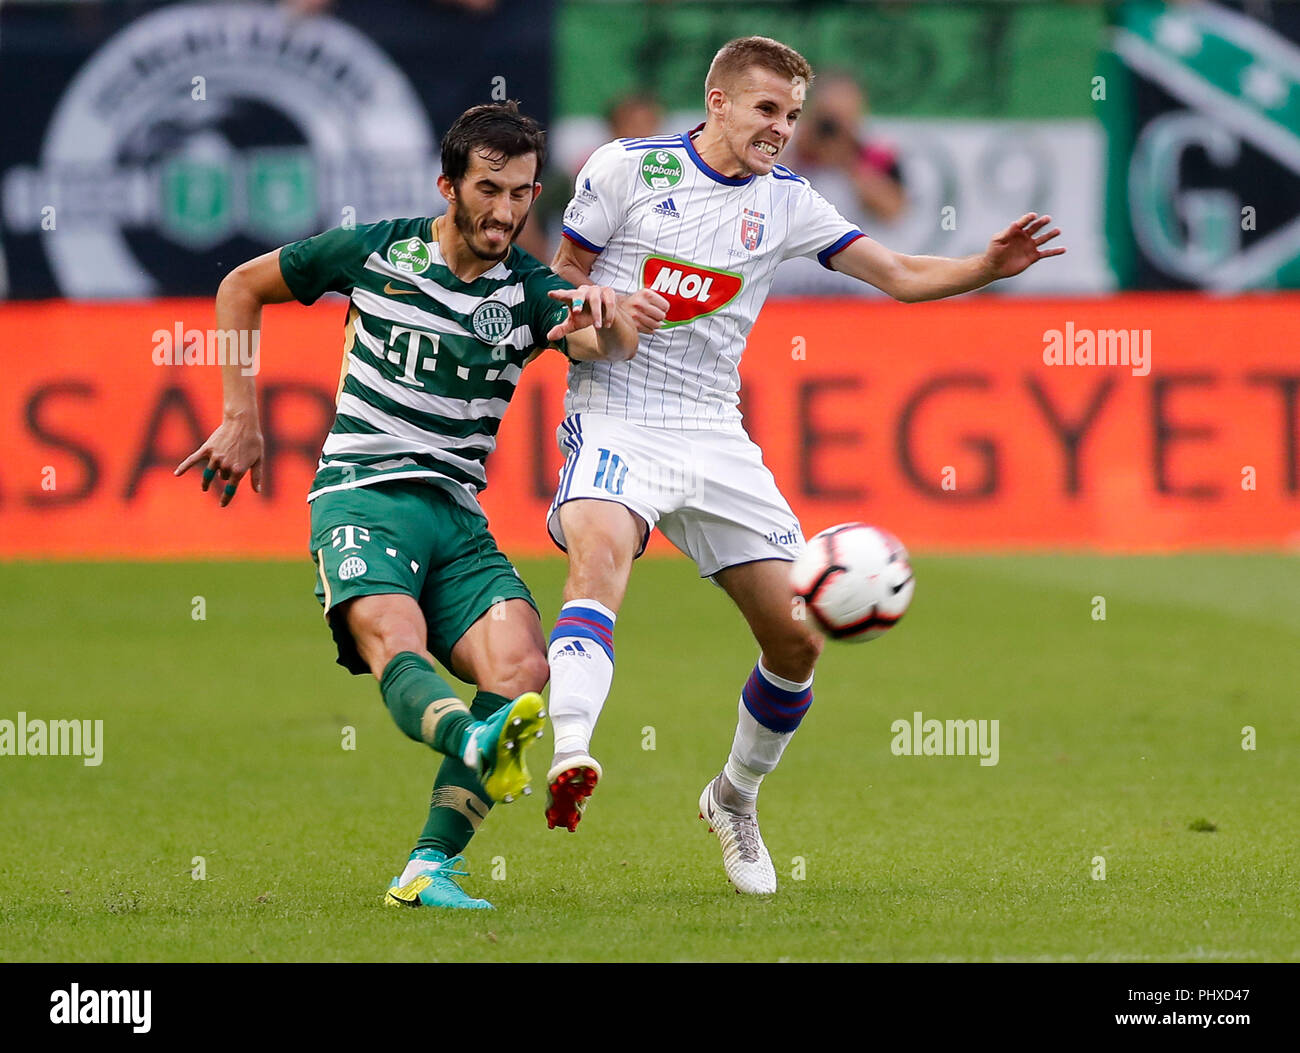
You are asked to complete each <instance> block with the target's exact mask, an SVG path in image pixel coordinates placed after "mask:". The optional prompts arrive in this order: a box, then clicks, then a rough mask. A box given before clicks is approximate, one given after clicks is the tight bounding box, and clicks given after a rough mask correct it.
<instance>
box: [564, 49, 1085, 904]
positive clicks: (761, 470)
mask: <svg viewBox="0 0 1300 1053" xmlns="http://www.w3.org/2000/svg"><path fill="white" fill-rule="evenodd" d="M812 77H813V73H812V69H811V68H810V67H809V65H808V63H807V61H806V60H805V59H804V58H803V56H801V55H800V54H799V53H798V52H796V51H794V50H793V49H791V48H789V47H787V46H785V45H784V44H781V43H778V42H777V41H775V40H770V39H768V38H765V37H746V38H743V39H739V40H733V41H731V42H730V43H728V44H727V45H725V46H724V47H723V48H722V49H721V50H720V51H719V52H718V53H717V55H716V56H715V57H714V59H713V63H712V65H711V66H710V68H709V72H708V77H707V79H706V81H705V93H706V105H707V113H708V115H707V119H706V121H705V123H704V124H703V125H701V126H700V127H699V128H697V129H695V130H694V131H693V132H691V133H689V134H682V135H673V136H656V137H652V138H648V139H639V140H629V139H623V140H616V141H614V142H611V143H607V144H606V145H605V146H602V147H601V148H600V149H599V150H597V151H596V152H595V153H594V154H593V155H592V156H591V158H590V160H588V162H587V164H586V165H585V166H584V168H583V169H582V171H581V172H579V174H578V177H577V183H576V188H575V189H576V193H575V196H574V198H573V200H572V202H571V203H570V205H569V208H568V210H567V211H566V213H565V220H564V240H563V242H562V244H561V247H560V249H559V251H558V252H557V254H556V257H555V261H554V262H553V264H552V267H553V269H554V270H555V271H556V273H558V274H560V275H562V276H563V277H565V278H567V279H568V280H569V281H571V282H573V283H575V284H585V283H588V282H598V283H599V284H601V285H605V286H609V287H612V288H614V289H615V290H617V291H618V292H619V293H621V294H625V295H626V294H632V293H634V292H637V291H638V290H644V289H649V290H652V291H654V292H657V293H659V294H660V295H662V296H663V297H664V298H665V300H666V301H667V305H668V306H667V312H666V317H665V318H664V319H663V320H662V321H659V320H658V319H657V317H655V316H656V315H658V314H659V313H661V311H660V308H661V305H660V304H659V303H658V302H657V301H649V303H651V304H653V306H654V312H653V314H651V313H650V309H649V307H646V306H643V307H642V310H643V311H644V312H645V316H644V317H643V318H641V319H639V320H638V328H639V329H640V330H641V331H642V333H643V335H642V337H641V340H640V345H639V348H638V352H637V355H636V357H635V358H633V359H632V360H630V361H628V362H575V363H573V364H572V365H571V366H570V369H569V390H568V395H567V399H566V405H565V409H566V412H567V417H566V419H565V421H564V423H563V424H562V425H561V428H560V431H559V434H558V437H559V440H560V444H561V446H562V448H563V449H564V451H565V453H566V454H567V458H566V461H565V464H564V467H563V469H562V471H561V474H560V483H559V489H558V492H557V493H556V496H555V501H554V503H553V505H552V507H551V511H550V515H549V520H548V526H549V529H550V532H551V536H552V538H553V539H554V540H555V542H556V543H557V544H558V545H560V546H561V547H562V548H564V549H565V550H566V551H567V552H568V555H569V575H568V580H567V582H566V584H565V590H564V601H565V602H564V605H563V607H562V609H561V611H560V616H559V618H558V620H557V622H556V625H555V629H554V631H553V632H552V634H551V639H550V645H549V651H548V658H549V661H550V667H551V698H550V712H551V720H552V725H553V727H554V730H555V760H554V764H553V766H552V768H551V770H550V773H549V774H548V777H547V782H548V784H549V789H550V800H549V802H548V807H547V813H546V815H547V822H548V824H549V825H550V826H552V827H564V828H566V829H569V830H574V829H575V828H576V826H577V823H578V821H579V819H580V818H581V815H582V812H583V810H584V808H585V806H586V803H587V798H588V797H589V796H590V794H591V792H592V790H593V789H594V788H595V786H596V783H597V782H598V780H599V779H600V777H601V774H602V772H601V767H600V764H599V763H598V762H597V761H596V759H595V758H594V757H592V755H591V736H592V731H593V729H594V727H595V723H596V719H597V717H598V716H599V713H600V710H601V707H602V706H603V705H604V702H605V699H606V697H607V695H608V693H609V691H610V687H611V684H612V680H613V674H614V646H613V638H614V623H615V620H616V617H617V612H618V609H619V606H620V605H621V604H622V602H623V597H624V594H625V592H626V588H627V583H628V577H629V575H630V573H631V568H632V562H633V560H634V559H635V558H636V557H637V556H638V555H640V553H641V552H642V551H643V550H644V548H645V545H646V541H647V539H648V536H649V534H650V531H651V530H653V529H654V528H655V527H658V528H659V529H660V530H662V531H663V533H664V536H665V537H667V538H668V539H669V540H670V541H671V542H672V543H673V544H674V545H676V546H677V547H678V548H679V549H681V550H682V551H683V552H685V553H686V554H687V555H689V556H690V557H691V558H692V559H693V560H695V562H696V564H697V565H698V567H699V571H700V574H701V576H702V577H708V578H712V579H713V580H714V581H715V582H716V583H717V584H718V585H720V586H722V588H723V589H725V590H726V592H727V594H728V595H729V596H730V597H731V598H732V600H733V601H734V602H735V604H736V606H737V607H739V608H740V612H741V614H742V615H743V616H744V618H745V620H746V621H747V622H748V624H749V627H750V630H751V631H752V632H753V634H754V638H755V640H756V641H757V643H758V645H759V648H760V656H759V659H758V662H757V663H756V664H755V666H754V669H753V671H752V672H751V673H750V674H749V677H748V680H747V681H745V682H744V686H743V688H742V690H741V695H740V704H739V707H738V721H737V726H736V733H735V738H734V741H733V743H732V747H731V753H730V756H729V757H728V758H727V760H726V763H725V765H724V767H723V769H722V771H721V772H720V773H719V774H718V775H717V776H716V777H715V778H714V779H713V780H711V781H710V782H709V783H708V785H707V786H705V788H704V790H703V792H702V794H701V796H700V814H701V817H702V818H704V819H706V820H707V822H708V823H709V826H710V828H711V829H712V831H713V832H715V833H716V834H717V835H718V838H719V839H720V841H721V843H722V852H723V864H724V868H725V870H726V873H727V877H728V878H729V879H730V880H731V882H732V883H733V884H734V885H735V887H736V888H737V889H738V890H739V891H741V892H749V893H767V892H774V891H776V874H775V872H774V870H773V868H772V861H771V858H770V857H769V855H768V852H767V849H766V847H765V846H764V844H763V841H762V838H761V836H760V835H759V830H758V822H757V813H756V801H757V798H758V790H759V784H760V783H761V782H762V780H763V776H764V775H766V774H767V773H768V772H770V771H772V770H773V769H774V768H775V767H776V765H777V762H778V761H779V760H780V758H781V754H782V752H783V751H784V750H785V748H786V746H787V745H788V744H789V742H790V739H791V737H792V736H793V734H794V732H795V730H796V729H797V728H798V726H799V723H800V721H801V720H802V719H803V717H804V715H805V714H806V713H807V711H808V707H809V706H810V705H811V703H812V681H813V667H814V665H815V663H816V661H817V658H818V656H819V654H820V652H821V648H822V640H821V638H820V637H819V636H818V635H817V634H816V633H815V632H814V631H813V630H812V629H810V628H809V627H808V624H807V622H805V621H801V620H798V619H796V618H794V617H792V602H791V601H792V590H791V586H790V583H789V567H788V566H787V564H788V563H789V561H791V560H793V559H794V558H795V557H796V556H797V555H798V554H799V552H800V550H801V548H802V545H803V538H802V534H801V532H800V529H799V524H798V522H797V520H796V519H795V516H794V514H793V513H792V512H791V510H790V506H789V505H788V504H787V503H786V500H785V498H784V497H782V496H781V493H780V491H779V490H778V489H777V486H776V483H775V481H774V480H773V478H772V474H771V473H770V472H769V471H768V470H767V468H766V467H765V466H764V465H763V459H762V453H761V451H760V450H759V449H758V447H757V446H756V445H755V444H754V443H753V442H752V441H751V440H750V438H749V436H748V435H747V434H746V433H745V430H744V428H743V426H742V424H741V418H740V413H739V411H738V409H737V404H738V401H739V400H738V391H739V387H740V377H739V373H738V364H739V362H740V356H741V353H742V352H743V351H744V348H745V339H746V337H747V335H748V333H749V330H750V328H751V327H752V326H753V324H754V320H755V318H756V317H757V315H758V312H759V310H760V308H761V307H762V305H763V301H764V299H765V297H766V296H767V292H768V288H769V286H770V284H771V281H772V275H773V272H774V271H775V269H776V267H777V266H778V265H779V264H780V262H781V261H782V260H784V259H787V258H790V257H792V256H809V257H815V258H816V259H817V260H819V261H820V262H821V263H822V264H823V265H824V266H826V267H830V268H833V269H834V270H837V271H842V272H844V273H846V274H849V275H852V276H853V277H855V278H858V279H860V280H862V281H865V282H869V283H870V284H872V285H874V286H876V287H877V288H879V289H881V290H882V291H883V292H885V293H887V294H889V295H890V296H893V297H894V298H895V299H897V300H901V301H905V302H915V301H921V300H934V299H939V298H941V297H945V296H952V295H955V294H958V293H963V292H968V291H970V290H972V289H978V288H980V287H981V286H984V285H987V284H988V283H989V282H992V281H994V280H996V279H998V278H1007V277H1010V276H1012V275H1015V274H1019V273H1020V272H1021V271H1023V270H1024V269H1025V268H1026V267H1028V266H1030V265H1031V264H1033V263H1035V262H1036V261H1038V260H1040V259H1043V258H1045V257H1048V256H1055V255H1058V254H1060V253H1062V252H1064V251H1065V250H1064V249H1062V248H1049V249H1045V248H1043V246H1044V245H1045V243H1047V242H1049V241H1051V240H1052V239H1053V238H1054V237H1056V236H1057V234H1059V233H1060V232H1059V231H1058V230H1054V229H1053V230H1050V231H1047V230H1046V229H1045V228H1046V227H1047V225H1048V223H1049V222H1050V217H1049V216H1042V217H1039V216H1037V215H1035V214H1033V213H1031V214H1029V215H1026V216H1023V217H1022V218H1021V219H1019V220H1017V221H1016V222H1015V223H1012V224H1011V225H1010V226H1009V227H1007V229H1006V230H1004V231H1002V232H1001V233H1000V234H998V235H996V236H995V237H994V238H993V239H992V241H991V242H990V243H989V247H988V249H987V250H986V251H985V252H983V253H981V254H979V255H976V256H971V257H967V258H965V259H949V258H944V257H935V256H906V255H902V254H899V253H896V252H892V251H890V250H889V249H887V248H885V247H884V246H883V245H881V244H880V243H879V242H876V241H874V240H872V239H871V238H869V237H867V236H866V235H864V234H863V233H862V231H860V230H858V229H857V228H856V227H854V225H853V224H851V223H849V222H848V221H847V220H845V219H844V218H843V217H842V216H840V214H839V213H838V212H836V211H835V209H834V208H832V207H831V206H830V205H829V204H827V203H826V201H825V200H823V199H822V198H821V197H820V196H819V195H818V194H817V193H816V191H814V190H813V188H812V187H811V186H809V185H808V183H807V181H806V180H804V179H802V178H801V177H800V176H798V175H797V174H796V173H794V172H792V171H790V170H789V169H786V168H784V167H782V166H781V165H780V164H778V163H777V161H778V158H780V156H781V153H782V151H783V150H784V149H785V147H786V145H787V143H788V142H789V140H790V137H791V134H792V133H793V131H794V125H795V121H796V120H797V119H798V117H799V113H800V111H801V109H802V106H803V103H804V97H805V93H806V92H807V90H808V87H809V85H810V84H811V82H812ZM646 303H647V299H646V297H645V296H644V294H642V304H643V305H645V304H646ZM845 353H846V354H852V353H854V348H853V347H852V345H851V344H848V345H847V346H846V348H845ZM737 679H738V680H739V679H740V677H739V676H738V677H737Z"/></svg>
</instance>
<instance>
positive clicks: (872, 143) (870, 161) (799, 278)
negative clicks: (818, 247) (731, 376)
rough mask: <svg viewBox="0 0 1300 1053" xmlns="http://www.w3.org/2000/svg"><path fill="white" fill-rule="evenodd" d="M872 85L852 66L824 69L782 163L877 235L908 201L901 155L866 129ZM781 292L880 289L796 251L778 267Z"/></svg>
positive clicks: (841, 293)
mask: <svg viewBox="0 0 1300 1053" xmlns="http://www.w3.org/2000/svg"><path fill="white" fill-rule="evenodd" d="M866 125H867V97H866V92H865V91H864V90H863V89H862V88H861V87H860V86H859V84H858V82H857V81H856V80H855V79H854V78H853V77H852V76H850V75H849V74H847V73H839V72H829V73H824V74H820V75H818V77H817V79H816V80H815V81H813V85H812V90H811V91H810V92H809V93H808V102H807V104H806V105H805V106H804V111H803V113H802V115H800V117H799V123H798V124H797V125H796V126H795V134H794V139H793V141H792V142H791V143H790V146H789V147H788V148H787V150H786V151H785V155H784V156H783V157H782V159H781V161H782V163H783V164H784V165H785V166H786V167H787V168H790V169H792V170H793V171H795V172H797V173H798V174H799V175H801V176H803V177H804V178H805V179H807V180H808V181H809V182H810V183H811V184H812V185H813V189H814V190H816V191H817V192H818V193H819V194H821V195H822V197H824V198H825V199H826V200H827V201H829V202H830V203H831V204H832V205H834V206H835V207H836V208H837V209H839V211H840V213H841V214H842V215H843V216H844V218H845V219H847V220H849V221H850V222H852V223H855V224H857V225H858V226H859V227H861V228H862V230H863V231H865V232H866V233H867V234H871V235H873V236H874V235H875V234H877V233H878V232H879V231H881V229H882V228H886V227H888V226H889V225H890V224H892V223H894V222H895V221H896V220H898V219H899V217H900V216H901V215H902V214H903V212H904V211H905V209H906V207H907V198H906V195H905V194H904V190H903V179H902V173H901V171H900V169H899V165H898V155H897V153H896V152H895V150H894V149H893V147H891V146H889V145H888V144H887V143H884V142H881V141H880V140H878V139H873V138H870V137H868V136H867V135H866V134H865V131H866ZM772 291H773V293H774V294H775V295H777V296H872V295H875V290H873V289H872V288H871V287H870V286H868V285H866V284H864V283H862V282H858V281H854V280H853V279H851V278H848V277H846V276H845V275H843V274H836V273H835V272H834V271H830V270H827V269H826V268H825V267H823V266H822V265H821V264H819V263H818V262H817V261H816V260H808V259H796V260H789V261H787V262H786V263H784V264H782V265H781V267H780V268H778V270H777V272H776V279H775V280H774V282H773V283H772Z"/></svg>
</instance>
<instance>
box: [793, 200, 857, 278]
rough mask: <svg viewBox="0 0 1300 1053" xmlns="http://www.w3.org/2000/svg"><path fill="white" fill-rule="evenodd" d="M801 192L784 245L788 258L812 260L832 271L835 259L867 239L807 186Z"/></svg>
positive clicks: (833, 207)
mask: <svg viewBox="0 0 1300 1053" xmlns="http://www.w3.org/2000/svg"><path fill="white" fill-rule="evenodd" d="M800 191H801V192H800V193H799V195H798V200H797V201H796V203H795V215H794V218H793V220H792V222H791V223H790V236H789V237H788V238H787V239H786V242H785V258H786V259H789V258H790V257H792V256H812V257H815V258H816V260H817V262H818V263H820V264H821V265H822V266H823V267H826V268H827V269H829V268H830V265H831V257H832V256H834V255H835V254H836V253H837V252H839V251H840V250H841V249H844V248H847V247H848V246H849V245H851V244H852V243H853V242H855V241H857V240H858V238H865V237H866V235H865V234H863V233H862V231H860V230H859V229H858V228H857V227H856V226H854V225H853V224H852V223H850V222H849V221H848V220H847V219H845V218H844V217H843V216H841V215H840V213H839V211H838V210H837V209H836V208H835V206H834V205H832V204H831V203H830V202H829V201H827V200H826V199H825V198H824V197H822V196H821V194H819V193H817V191H816V190H814V189H813V188H812V187H810V186H808V185H807V184H804V185H803V186H801V187H800Z"/></svg>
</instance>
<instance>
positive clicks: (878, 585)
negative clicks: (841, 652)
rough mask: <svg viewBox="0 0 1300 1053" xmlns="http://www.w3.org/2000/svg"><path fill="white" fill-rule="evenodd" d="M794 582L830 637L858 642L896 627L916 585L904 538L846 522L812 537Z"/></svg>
mask: <svg viewBox="0 0 1300 1053" xmlns="http://www.w3.org/2000/svg"><path fill="white" fill-rule="evenodd" d="M790 582H791V584H792V585H793V586H794V592H795V595H796V596H797V597H799V598H800V599H801V600H803V602H804V604H805V605H806V609H807V610H808V611H809V612H810V613H811V614H812V616H813V619H814V620H815V621H816V622H817V624H818V625H819V626H821V628H822V630H823V631H824V632H825V633H826V635H827V636H829V637H831V638H832V639H834V640H848V641H850V642H853V643H859V642H861V641H863V640H874V639H875V638H876V637H877V636H880V635H882V634H883V633H884V632H885V631H886V630H887V629H889V628H890V627H891V626H893V624H894V623H895V622H896V621H898V619H899V618H901V617H902V616H903V615H904V614H905V613H906V612H907V607H908V604H910V603H911V602H912V592H913V591H914V589H915V588H916V582H915V580H914V578H913V576H912V565H911V563H910V562H909V561H908V558H907V549H905V548H904V547H903V545H902V542H900V541H899V540H898V538H896V537H894V535H893V534H891V533H889V531H887V530H881V529H880V528H879V527H873V526H867V525H866V524H865V523H841V524H840V525H839V526H833V527H828V528H827V529H826V530H823V531H822V532H821V533H820V534H818V535H816V536H815V537H813V538H810V539H809V540H808V547H807V548H806V549H804V552H803V555H801V556H800V557H799V558H798V559H797V560H795V561H794V565H793V566H792V567H791V568H790Z"/></svg>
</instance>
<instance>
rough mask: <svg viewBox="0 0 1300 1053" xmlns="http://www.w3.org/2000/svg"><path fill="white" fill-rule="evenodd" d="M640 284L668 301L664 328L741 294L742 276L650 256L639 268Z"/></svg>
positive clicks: (689, 319)
mask: <svg viewBox="0 0 1300 1053" xmlns="http://www.w3.org/2000/svg"><path fill="white" fill-rule="evenodd" d="M641 284H642V286H643V287H645V288H647V289H650V290H652V291H654V292H657V293H659V294H660V295H661V296H663V297H664V298H665V299H666V300H667V301H668V317H667V318H665V319H664V326H665V328H667V327H668V326H674V325H682V324H683V323H685V322H693V321H695V319H697V318H702V317H703V316H704V315H706V314H713V312H714V311H717V310H720V309H721V308H723V307H725V306H727V304H729V303H731V301H732V300H734V299H735V298H736V296H737V295H738V294H739V293H740V289H741V286H743V285H744V284H745V278H744V275H741V274H737V273H736V272H735V271H715V270H713V269H712V268H709V267H701V266H699V265H698V264H695V263H690V262H688V261H687V260H675V259H673V258H672V257H671V256H649V257H647V258H646V261H645V264H644V265H643V266H642V268H641Z"/></svg>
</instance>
